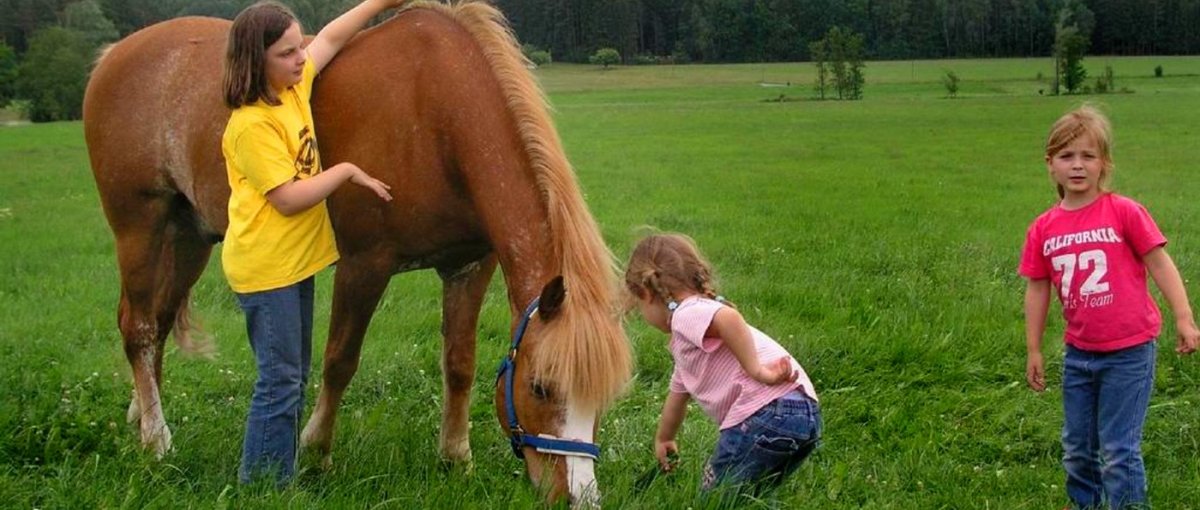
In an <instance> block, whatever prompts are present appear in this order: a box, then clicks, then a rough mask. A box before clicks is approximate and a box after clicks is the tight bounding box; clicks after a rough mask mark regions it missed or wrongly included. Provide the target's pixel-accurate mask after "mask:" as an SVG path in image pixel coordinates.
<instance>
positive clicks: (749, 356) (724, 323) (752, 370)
mask: <svg viewBox="0 0 1200 510" xmlns="http://www.w3.org/2000/svg"><path fill="white" fill-rule="evenodd" d="M712 327H713V328H714V329H715V331H716V333H717V336H719V337H721V341H722V342H725V345H726V346H728V347H729V350H730V352H733V356H734V357H735V358H737V360H738V364H740V365H741V366H742V370H745V371H746V373H747V374H748V375H750V377H751V378H753V379H754V380H755V381H758V382H760V383H763V384H780V383H785V382H789V381H794V380H796V377H798V376H799V375H800V374H799V372H797V371H795V370H794V369H793V368H792V360H791V358H790V357H787V356H784V357H782V358H779V359H776V360H774V361H772V362H770V363H767V364H763V363H759V361H758V350H757V349H756V348H755V347H754V335H753V334H751V333H750V326H748V325H746V321H745V319H743V318H742V314H740V313H738V311H737V310H734V309H733V308H728V307H725V308H721V309H720V310H717V314H716V315H715V316H713V322H712Z"/></svg>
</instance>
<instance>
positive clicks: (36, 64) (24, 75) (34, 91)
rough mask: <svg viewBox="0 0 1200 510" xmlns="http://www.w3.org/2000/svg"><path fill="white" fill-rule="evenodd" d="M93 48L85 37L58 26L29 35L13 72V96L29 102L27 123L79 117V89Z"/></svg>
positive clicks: (84, 82) (81, 92)
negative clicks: (14, 75)
mask: <svg viewBox="0 0 1200 510" xmlns="http://www.w3.org/2000/svg"><path fill="white" fill-rule="evenodd" d="M94 49H95V48H94V47H93V46H92V45H91V44H88V42H87V38H86V36H84V35H83V34H81V33H79V32H77V31H74V30H69V29H66V28H62V27H49V28H44V29H41V30H38V31H37V32H36V33H34V34H33V37H32V38H31V39H30V42H29V51H28V52H26V53H25V61H24V62H22V63H21V66H20V68H19V70H18V72H17V93H16V95H17V97H20V98H22V99H28V100H29V103H30V106H29V120H31V121H34V122H51V121H56V120H76V119H79V118H80V117H82V116H83V90H84V88H85V87H86V86H87V74H88V67H89V66H90V65H91V63H92V59H93V58H94V55H93V53H94Z"/></svg>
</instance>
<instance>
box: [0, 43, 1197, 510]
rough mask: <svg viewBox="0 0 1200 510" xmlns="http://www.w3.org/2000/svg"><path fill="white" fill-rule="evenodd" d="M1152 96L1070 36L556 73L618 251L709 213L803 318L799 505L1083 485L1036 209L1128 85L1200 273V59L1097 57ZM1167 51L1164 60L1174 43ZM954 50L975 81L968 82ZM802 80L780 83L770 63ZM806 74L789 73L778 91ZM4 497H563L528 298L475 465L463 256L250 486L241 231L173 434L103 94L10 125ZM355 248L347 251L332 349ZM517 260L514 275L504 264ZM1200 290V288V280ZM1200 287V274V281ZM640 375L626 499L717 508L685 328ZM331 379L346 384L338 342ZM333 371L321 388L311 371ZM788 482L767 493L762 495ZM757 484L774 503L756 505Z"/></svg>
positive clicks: (706, 226) (1165, 394)
mask: <svg viewBox="0 0 1200 510" xmlns="http://www.w3.org/2000/svg"><path fill="white" fill-rule="evenodd" d="M1087 64H1088V65H1089V71H1090V74H1092V75H1093V76H1095V75H1099V74H1100V72H1101V71H1102V70H1103V67H1104V65H1106V64H1107V65H1111V66H1112V67H1113V69H1114V71H1115V72H1116V82H1117V83H1116V84H1117V87H1118V88H1121V87H1128V88H1129V89H1131V90H1132V91H1133V93H1129V94H1112V95H1105V96H1087V97H1048V96H1039V95H1038V90H1039V89H1048V86H1047V84H1046V83H1044V82H1039V81H1037V80H1036V77H1037V74H1038V73H1039V72H1041V73H1042V74H1043V75H1049V74H1051V68H1050V65H1051V64H1050V61H1049V59H1040V60H1032V59H1029V60H971V61H918V62H881V63H870V64H868V66H867V68H866V76H867V87H866V91H865V99H864V100H862V101H856V102H836V101H826V102H817V101H807V100H799V99H806V98H809V97H811V95H812V93H811V81H812V76H813V70H812V69H811V67H812V66H811V65H808V64H771V65H730V66H677V67H675V66H671V67H667V66H664V67H636V68H634V67H623V68H618V69H615V70H609V71H600V70H598V69H596V68H594V67H591V66H572V65H561V64H555V65H551V66H548V67H546V68H543V69H541V70H539V71H537V73H538V75H539V77H540V78H541V79H542V81H543V83H544V84H545V86H546V88H547V90H548V91H549V95H550V98H551V101H552V103H553V105H554V107H555V112H556V113H555V115H556V120H557V123H558V127H559V129H560V132H561V134H562V137H563V139H564V142H565V144H566V148H567V153H568V155H569V156H570V158H571V160H572V161H573V163H574V164H575V166H576V170H577V172H578V173H579V176H580V179H581V181H582V183H583V186H584V192H585V194H586V197H587V200H588V203H589V206H590V207H591V210H592V212H593V213H594V214H595V216H596V218H597V220H598V221H599V223H600V224H601V226H602V229H603V232H604V235H605V237H606V239H607V240H608V242H609V244H610V245H611V246H612V247H613V250H614V252H615V253H617V254H618V256H620V257H624V256H625V255H626V254H627V253H628V251H629V249H630V247H631V246H632V243H633V242H635V241H636V234H635V229H636V228H637V227H639V226H642V225H652V226H655V227H658V228H661V229H665V230H678V231H682V232H685V233H688V234H690V235H692V236H693V237H695V238H696V239H697V241H698V242H699V243H700V245H701V247H702V248H704V249H705V250H706V251H707V253H708V255H709V257H710V259H711V260H712V261H713V262H714V264H715V265H716V266H717V270H718V274H719V276H720V278H721V281H722V283H723V285H722V287H723V293H724V294H725V295H726V296H728V297H729V298H730V299H732V300H734V301H735V302H737V303H738V304H739V305H740V307H741V309H742V312H743V314H744V315H745V316H746V318H747V320H748V321H749V322H751V323H752V324H754V325H756V326H758V327H759V328H760V329H762V330H764V331H766V332H768V333H770V334H772V335H773V336H775V337H776V338H777V339H779V341H780V342H781V343H782V344H783V345H784V346H786V347H787V348H788V349H789V350H790V351H791V352H792V353H793V354H794V355H795V356H796V357H797V358H798V359H799V360H800V362H801V363H802V364H803V365H804V366H805V368H806V369H807V370H808V372H809V374H810V375H811V376H812V378H813V380H814V382H815V384H816V386H817V391H818V392H819V393H820V395H821V398H822V406H823V412H824V420H825V436H824V444H823V446H822V447H821V448H820V449H819V450H818V451H817V453H816V454H814V456H813V457H812V458H811V459H810V461H809V462H807V463H806V464H805V465H804V467H803V468H802V469H801V470H800V471H799V472H798V473H797V475H796V476H794V477H793V478H791V479H790V480H789V481H788V482H787V483H786V484H785V486H784V487H783V488H782V489H781V490H780V491H778V492H777V493H776V495H775V499H776V502H777V503H778V504H779V505H780V506H782V507H784V508H831V509H832V508H838V509H852V508H889V509H891V508H897V509H929V508H947V509H1016V508H1028V509H1046V508H1061V506H1062V505H1063V504H1064V503H1065V502H1066V498H1065V495H1064V491H1063V488H1062V484H1063V473H1062V470H1061V467H1060V465H1059V457H1060V447H1059V443H1058V437H1059V428H1060V424H1061V420H1062V418H1061V415H1062V412H1061V408H1060V405H1061V404H1060V402H1061V399H1060V395H1059V392H1058V391H1057V390H1056V389H1053V388H1054V386H1055V385H1057V383H1058V382H1059V374H1060V373H1061V351H1062V349H1061V341H1059V340H1058V337H1059V336H1060V335H1061V328H1062V324H1061V320H1058V312H1057V306H1055V307H1054V310H1053V311H1052V314H1051V315H1052V317H1054V318H1055V320H1053V321H1052V323H1051V326H1050V331H1049V332H1048V333H1047V336H1046V342H1045V343H1046V344H1047V359H1048V360H1049V362H1048V365H1049V366H1048V377H1049V379H1050V381H1049V384H1050V386H1051V387H1052V389H1051V390H1049V391H1047V392H1046V393H1044V394H1034V393H1032V392H1030V391H1029V390H1027V389H1026V388H1025V385H1024V338H1023V329H1022V328H1023V318H1022V311H1021V304H1022V295H1023V294H1022V293H1023V291H1024V283H1023V281H1022V280H1021V279H1020V278H1019V277H1018V276H1017V275H1016V272H1015V267H1016V264H1017V259H1018V254H1019V250H1020V247H1021V243H1022V241H1023V234H1024V231H1025V228H1026V227H1027V226H1028V224H1029V222H1030V221H1031V220H1032V219H1033V218H1034V217H1035V216H1036V215H1037V214H1038V213H1040V212H1041V211H1043V210H1044V209H1045V208H1047V207H1049V206H1050V205H1051V204H1052V203H1053V199H1054V192H1053V187H1052V186H1051V184H1050V181H1049V179H1048V177H1047V176H1046V171H1045V166H1044V165H1043V164H1042V161H1041V147H1042V144H1043V142H1044V137H1045V135H1046V132H1047V131H1048V129H1049V126H1050V124H1051V123H1052V122H1053V121H1054V119H1056V118H1057V117H1058V116H1059V115H1060V114H1061V113H1063V112H1064V111H1066V110H1067V109H1069V108H1071V107H1072V106H1074V105H1076V104H1078V103H1079V102H1080V101H1081V100H1084V99H1087V100H1090V101H1094V102H1097V103H1099V104H1100V105H1102V107H1103V108H1104V109H1105V110H1106V111H1107V112H1108V113H1109V114H1110V116H1111V118H1112V120H1113V123H1114V126H1115V133H1116V147H1115V159H1116V162H1117V173H1116V177H1115V181H1114V184H1115V187H1116V189H1117V190H1118V191H1120V192H1122V193H1125V194H1127V195H1130V196H1132V197H1134V198H1136V199H1138V200H1139V201H1141V202H1142V203H1144V204H1145V205H1146V206H1147V207H1148V208H1149V209H1150V211H1151V212H1152V213H1153V214H1154V216H1155V218H1156V219H1157V221H1158V223H1159V225H1160V227H1161V228H1162V229H1163V231H1164V233H1165V234H1166V235H1167V236H1168V238H1169V239H1171V245H1170V248H1169V250H1170V252H1171V254H1172V256H1173V257H1174V258H1175V261H1176V263H1177V264H1178V265H1179V267H1180V268H1181V271H1182V272H1183V274H1184V277H1185V279H1189V280H1190V279H1195V278H1197V277H1200V207H1197V206H1195V205H1194V194H1193V193H1192V192H1191V190H1190V186H1189V185H1188V184H1187V183H1188V182H1190V178H1191V175H1192V172H1194V171H1195V168H1196V165H1197V161H1200V145H1198V144H1196V143H1195V140H1197V139H1198V138H1197V137H1198V136H1200V124H1198V123H1197V121H1196V118H1195V112H1197V111H1200V58H1195V57H1190V58H1180V57H1169V58H1167V57H1144V58H1105V57H1090V58H1089V59H1088V60H1087ZM1160 64H1161V65H1163V67H1164V70H1165V72H1166V77H1164V78H1161V79H1155V78H1153V77H1152V76H1153V68H1154V66H1155V65H1160ZM945 69H952V70H954V71H955V72H956V73H958V74H959V76H960V77H961V78H962V79H963V80H964V81H963V84H962V90H961V92H960V94H959V95H960V98H959V99H955V100H950V99H945V98H943V96H944V95H945V91H944V89H943V88H942V86H941V85H940V83H939V80H940V77H941V74H942V72H943V70H945ZM789 81H790V82H791V83H792V87H763V86H761V85H760V82H768V83H774V84H778V83H787V82H789ZM780 94H784V95H785V96H786V97H788V98H790V99H798V101H793V102H764V100H767V99H773V98H777V97H778V96H779V95H780ZM0 183H2V184H0V245H2V246H3V249H2V250H0V302H2V303H3V306H2V307H0V363H2V366H3V369H2V370H0V430H3V431H5V432H4V434H3V435H0V506H4V507H10V508H117V507H119V508H147V507H149V508H165V507H170V508H176V507H199V508H210V507H215V508H245V507H272V508H274V507H279V508H342V507H353V508H456V509H458V508H497V507H502V508H509V507H511V508H524V507H530V506H534V505H535V504H536V502H537V501H538V496H537V494H536V493H535V491H534V489H533V488H531V487H530V485H529V483H528V482H526V481H525V478H524V476H523V474H522V472H523V468H522V465H521V464H520V463H519V462H518V461H517V460H516V459H515V458H513V457H512V455H511V453H509V451H508V444H507V442H506V440H505V439H504V437H503V436H502V435H501V431H500V429H499V426H498V425H497V422H496V418H495V416H494V411H493V407H492V404H491V399H492V382H493V377H494V374H495V372H494V370H495V363H496V362H497V361H498V360H499V359H500V357H501V355H502V353H503V352H504V350H505V349H506V347H507V335H508V331H507V325H508V323H509V317H508V313H507V309H506V303H505V299H504V295H503V289H502V288H501V286H500V283H499V281H497V282H496V283H494V284H493V288H492V291H491V294H490V295H489V297H488V299H487V301H486V303H485V308H484V311H483V313H482V315H481V325H480V348H479V355H478V357H479V360H480V366H479V367H478V372H477V391H476V392H475V398H474V403H473V406H472V413H471V414H472V424H473V426H474V430H473V437H472V445H473V450H474V455H475V468H474V471H473V472H471V473H466V472H463V471H461V470H456V469H447V468H445V467H444V466H442V465H441V464H440V463H439V462H438V461H437V453H436V452H437V450H436V441H437V434H438V424H439V420H440V403H441V398H442V397H441V381H440V376H439V368H438V366H439V352H440V342H439V336H438V328H439V321H440V312H439V310H440V308H439V307H440V303H439V299H440V297H439V296H440V286H439V283H438V281H437V278H436V277H435V276H434V275H433V274H432V273H428V272H426V273H409V274H403V275H399V276H397V277H395V278H393V280H392V283H391V286H390V288H389V290H388V293H387V295H386V296H385V298H384V300H383V302H382V303H381V304H380V307H379V311H378V313H377V314H376V317H375V320H374V322H373V323H372V325H371V328H370V330H369V332H368V338H367V341H366V345H365V348H364V354H363V358H362V364H361V366H360V369H359V372H358V375H357V377H356V378H355V380H354V383H353V384H352V385H351V387H350V390H349V392H348V393H347V396H346V401H345V404H344V405H343V407H342V413H341V415H340V419H339V422H338V429H337V435H336V438H335V446H334V448H335V451H334V463H335V468H334V469H333V470H332V471H331V472H328V473H323V474H306V475H305V476H303V477H302V478H301V481H300V482H299V483H298V484H297V485H296V486H294V487H292V488H290V489H287V490H285V491H282V492H274V491H271V490H267V489H265V488H263V487H239V486H238V485H237V484H236V478H235V474H236V468H237V462H238V458H239V455H240V447H241V435H242V433H243V427H244V419H245V412H246V407H247V403H248V400H249V393H250V390H251V385H252V382H253V379H254V369H253V362H252V358H251V356H250V352H249V349H248V346H247V342H246V340H245V338H244V334H245V333H244V329H243V328H244V326H243V319H242V317H241V313H240V311H239V310H238V308H237V305H236V302H235V299H234V297H233V294H232V293H231V292H230V291H229V289H228V287H227V286H226V284H225V282H224V279H223V277H222V275H221V272H220V268H219V267H218V260H217V258H216V257H214V259H213V262H212V265H211V267H210V268H209V270H208V271H207V272H206V273H205V275H204V276H203V278H202V279H201V281H200V282H199V284H198V285H197V286H196V288H195V290H194V294H193V303H194V304H193V307H194V310H195V311H196V312H197V314H198V315H199V317H200V318H201V320H202V321H203V323H204V324H205V326H206V329H207V330H208V331H209V332H210V333H211V334H212V335H213V337H214V341H215V343H216V344H217V345H218V347H219V350H220V357H219V358H217V359H216V360H215V361H206V360H201V359H192V358H188V357H186V356H183V355H181V354H180V353H178V352H176V351H175V350H174V348H173V347H172V348H171V351H170V352H169V353H168V355H167V359H166V363H165V364H166V368H165V383H164V389H163V392H164V393H163V395H164V402H165V405H164V410H165V412H166V415H167V419H168V421H169V423H170V425H171V427H172V431H173V433H174V446H175V451H174V452H172V453H171V454H170V455H169V456H167V457H166V458H165V459H163V460H162V461H155V460H153V458H152V456H150V455H147V454H146V453H143V452H142V451H141V450H140V449H139V447H138V444H137V438H136V433H135V431H134V430H133V429H132V428H131V427H129V426H127V425H126V424H125V422H124V415H125V408H126V406H127V405H128V402H129V397H130V387H131V382H130V377H129V369H128V366H127V364H126V362H125V359H124V354H123V353H122V350H121V345H120V336H119V334H118V332H117V328H116V325H115V317H116V310H115V308H116V300H117V292H118V287H117V272H116V269H115V260H114V259H115V256H114V253H113V247H112V237H111V234H110V232H109V230H108V227H107V224H106V223H105V220H104V217H103V213H102V212H101V210H100V206H99V201H98V198H97V196H96V192H95V186H94V184H93V182H92V178H91V175H90V171H89V169H88V164H87V156H86V151H85V147H84V143H83V137H82V129H81V126H80V124H78V123H58V124H49V125H34V126H19V127H7V128H5V127H0ZM329 277H330V273H329V272H326V273H324V274H323V275H322V278H321V279H320V280H319V291H318V292H319V298H318V311H317V316H318V324H317V326H316V329H317V333H318V334H317V337H318V346H317V347H316V349H317V351H318V352H319V351H320V350H321V347H322V346H323V338H324V336H325V331H326V327H327V318H328V310H329V306H328V305H329V297H330V286H329V283H330V278H329ZM497 280H499V278H497ZM1189 290H1190V291H1191V294H1192V296H1193V298H1195V297H1197V296H1200V286H1197V285H1195V284H1190V283H1189ZM1198 302H1200V301H1198ZM1166 317H1167V320H1166V323H1167V324H1168V326H1167V328H1166V329H1165V330H1164V339H1165V340H1164V341H1163V342H1162V343H1161V345H1160V348H1159V351H1160V354H1159V368H1158V378H1157V381H1156V387H1155V394H1154V397H1153V400H1152V402H1151V411H1150V416H1149V419H1148V421H1147V424H1146V435H1145V440H1144V444H1143V446H1144V452H1145V457H1146V464H1147V469H1148V472H1149V480H1150V494H1151V498H1152V501H1153V502H1154V504H1155V506H1157V507H1158V508H1165V509H1187V508H1200V503H1197V502H1198V501H1200V456H1198V454H1200V430H1197V429H1198V428H1200V406H1198V405H1197V404H1198V403H1200V402H1198V401H1200V395H1198V393H1197V383H1198V382H1200V358H1180V357H1178V356H1176V355H1175V354H1174V353H1173V352H1172V349H1173V347H1174V340H1173V334H1174V332H1173V331H1172V330H1171V328H1170V326H1169V325H1170V324H1172V321H1171V319H1170V316H1169V313H1168V314H1167V316H1166ZM629 331H630V337H631V340H632V341H633V344H634V348H635V352H636V355H637V359H638V368H637V377H636V379H635V381H634V383H633V385H632V389H631V391H630V392H629V394H628V395H627V396H626V397H625V398H624V399H622V400H621V401H620V402H619V403H618V404H617V405H616V406H615V407H614V408H613V409H611V410H610V412H608V413H607V414H606V415H605V416H604V418H603V421H602V428H601V432H600V437H599V441H600V443H601V447H602V450H603V457H604V459H603V461H602V462H601V463H600V464H598V467H597V472H598V473H597V474H598V478H599V481H600V483H601V491H602V493H603V495H604V501H603V502H604V504H605V506H607V507H609V508H687V507H691V506H698V505H699V502H698V501H697V500H696V490H695V487H696V485H697V483H698V481H699V477H700V468H701V466H702V465H703V463H704V460H705V458H706V457H707V455H708V454H709V453H710V451H711V448H712V446H713V444H714V442H715V438H716V430H715V427H714V426H713V425H712V424H710V423H709V422H708V421H707V420H706V418H705V417H704V416H703V414H702V413H700V412H699V411H698V410H697V409H693V410H692V412H691V414H690V415H689V419H688V421H687V422H686V423H685V425H684V428H683V430H682V433H681V436H680V441H679V442H680V446H681V449H682V464H681V470H680V471H679V472H678V473H676V474H674V475H672V476H670V477H665V478H660V479H659V480H658V481H656V482H654V484H653V485H651V486H650V487H649V488H648V489H645V490H639V489H635V488H634V487H633V484H634V481H635V479H636V478H637V477H638V475H639V474H640V473H642V472H644V471H645V470H646V469H648V468H650V466H651V465H652V463H653V456H652V453H651V440H652V435H653V431H654V427H655V423H656V419H657V416H658V409H659V407H660V406H661V403H662V398H663V396H664V395H665V393H666V388H667V380H668V378H669V375H670V370H671V361H670V357H669V355H668V353H667V351H666V342H665V340H666V339H665V338H664V336H663V335H662V334H660V333H658V332H656V331H653V330H652V329H651V328H649V327H647V326H645V325H644V324H642V323H641V322H640V321H639V320H638V319H637V318H636V317H631V320H630V322H629ZM315 370H316V371H315V372H314V380H315V381H318V382H319V366H318V367H317V368H316V369H315ZM314 396H315V390H314V391H312V392H310V395H309V398H310V402H311V399H312V398H313V397H314ZM769 504H772V502H771V501H769V500H768V501H765V502H762V503H761V505H763V506H764V507H765V506H766V505H769ZM750 506H751V507H753V505H750Z"/></svg>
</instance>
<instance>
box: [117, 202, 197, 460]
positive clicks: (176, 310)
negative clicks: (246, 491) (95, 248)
mask: <svg viewBox="0 0 1200 510" xmlns="http://www.w3.org/2000/svg"><path fill="white" fill-rule="evenodd" d="M139 199H140V201H139ZM123 203H124V204H125V207H124V209H123V210H122V211H120V214H112V215H110V218H114V219H113V232H114V234H115V236H116V245H117V259H118V265H119V266H120V270H121V301H120V304H119V305H118V309H117V321H118V327H119V328H120V330H121V336H122V338H123V339H124V346H125V357H126V358H127V359H128V360H129V366H130V368H131V369H132V372H133V385H134V396H133V401H132V402H131V403H130V406H129V412H128V419H129V421H130V422H134V421H137V422H138V424H139V429H140V437H141V442H142V445H143V446H146V447H147V448H151V449H153V451H154V453H155V455H156V456H158V457H162V456H163V455H164V454H165V453H166V452H167V451H168V450H170V448H171V430H170V428H169V427H168V426H167V422H166V418H165V417H164V415H163V411H162V400H161V393H160V386H161V384H162V355H163V343H164V341H165V340H166V338H167V334H168V333H170V331H171V328H172V326H173V325H174V323H175V322H176V321H177V320H178V319H179V318H181V317H182V316H181V315H180V314H181V311H183V312H184V313H186V310H185V309H186V300H187V296H188V291H189V289H190V288H191V286H192V284H194V283H195V281H196V278H198V277H199V275H200V273H201V272H202V271H203V270H204V266H205V263H206V262H207V261H208V255H209V252H210V251H211V249H212V247H211V246H210V245H209V244H208V243H206V242H205V241H204V240H203V239H202V238H201V237H200V235H199V233H198V231H197V230H196V229H195V226H194V223H193V222H190V221H183V220H186V216H185V214H188V213H190V208H185V209H184V210H181V209H180V205H179V204H172V203H171V200H170V199H163V198H155V199H146V198H144V197H141V196H139V197H131V198H130V200H128V201H125V202H123ZM133 204H137V207H133ZM176 334H177V335H180V334H186V332H182V331H177V332H176Z"/></svg>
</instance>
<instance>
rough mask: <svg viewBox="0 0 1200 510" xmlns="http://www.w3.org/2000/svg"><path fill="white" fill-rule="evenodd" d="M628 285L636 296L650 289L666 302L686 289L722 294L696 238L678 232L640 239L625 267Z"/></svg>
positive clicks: (714, 295)
mask: <svg viewBox="0 0 1200 510" xmlns="http://www.w3.org/2000/svg"><path fill="white" fill-rule="evenodd" d="M625 287H626V288H627V289H628V290H629V292H630V293H632V294H633V295H634V296H637V297H641V296H642V295H644V294H645V293H650V294H651V295H653V296H655V297H657V298H659V299H661V300H662V302H663V303H670V302H672V301H674V300H675V299H674V297H673V296H674V294H676V293H679V292H685V291H686V292H696V293H699V294H702V295H704V296H705V297H708V298H710V299H717V298H718V296H717V288H716V277H715V276H714V275H713V268H712V264H709V262H708V260H706V259H705V258H704V255H703V254H701V253H700V249H699V248H697V247H696V242H695V241H693V240H692V238H690V237H688V236H686V235H683V234H677V233H659V234H650V235H647V236H646V237H645V238H643V239H642V240H641V241H640V242H638V244H637V246H636V247H634V249H633V253H632V254H631V255H630V256H629V265H628V267H627V268H626V269H625ZM722 301H724V299H723V298H722ZM729 304H730V305H732V303H729Z"/></svg>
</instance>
